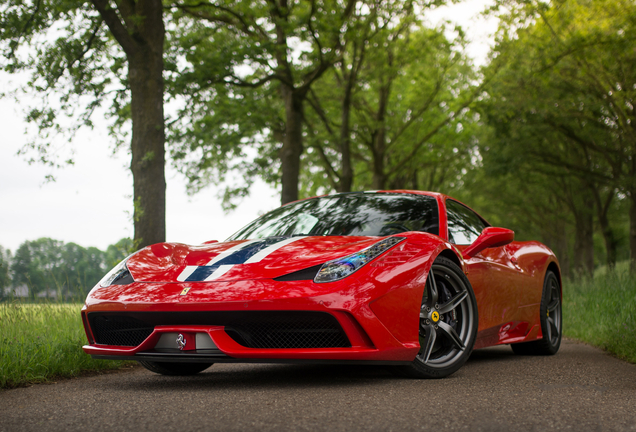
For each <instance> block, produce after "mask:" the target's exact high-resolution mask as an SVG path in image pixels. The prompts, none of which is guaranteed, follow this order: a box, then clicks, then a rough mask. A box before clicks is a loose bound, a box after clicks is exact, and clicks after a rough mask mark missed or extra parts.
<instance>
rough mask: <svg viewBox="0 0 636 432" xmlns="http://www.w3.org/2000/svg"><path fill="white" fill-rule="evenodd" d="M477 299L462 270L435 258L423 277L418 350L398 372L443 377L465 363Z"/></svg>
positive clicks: (474, 331) (473, 330)
mask: <svg viewBox="0 0 636 432" xmlns="http://www.w3.org/2000/svg"><path fill="white" fill-rule="evenodd" d="M477 325H478V318H477V301H476V299H475V294H474V293H473V289H472V287H471V285H470V282H469V281H468V278H467V277H466V275H464V272H463V271H462V270H461V269H460V268H459V267H458V266H457V264H455V263H454V262H453V261H451V260H449V259H447V258H444V257H438V258H437V259H436V260H435V262H434V263H433V266H432V268H431V271H430V273H429V275H428V278H427V280H426V288H425V290H424V295H423V297H422V306H421V309H420V323H419V333H420V351H419V353H418V354H417V356H416V357H415V360H413V362H412V363H411V364H410V365H409V366H403V367H400V369H399V370H400V371H401V372H402V373H403V374H405V375H407V376H410V377H413V378H443V377H446V376H448V375H450V374H452V373H454V372H456V371H457V370H458V369H459V368H460V367H462V365H463V364H464V363H465V362H466V360H467V359H468V357H469V356H470V353H471V352H472V350H473V346H474V344H475V336H476V334H477Z"/></svg>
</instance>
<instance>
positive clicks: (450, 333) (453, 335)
mask: <svg viewBox="0 0 636 432" xmlns="http://www.w3.org/2000/svg"><path fill="white" fill-rule="evenodd" d="M437 325H438V326H439V328H440V329H441V330H442V332H444V334H445V335H446V336H447V337H448V338H449V339H450V340H451V342H453V344H455V346H456V347H457V348H458V349H459V350H461V351H464V350H465V349H466V346H464V343H463V342H462V340H461V339H460V338H459V336H458V335H457V332H456V331H455V329H454V328H452V327H451V326H449V325H448V324H446V323H445V322H444V321H439V322H438V323H437Z"/></svg>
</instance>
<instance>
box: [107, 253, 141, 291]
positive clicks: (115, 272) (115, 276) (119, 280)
mask: <svg viewBox="0 0 636 432" xmlns="http://www.w3.org/2000/svg"><path fill="white" fill-rule="evenodd" d="M128 258H129V257H128ZM128 258H126V259H125V260H123V261H122V262H120V263H119V264H117V265H116V266H115V267H114V268H113V269H112V270H111V271H109V272H108V273H106V276H104V277H103V278H102V280H100V281H99V284H98V285H99V286H101V287H107V286H111V285H128V284H130V283H133V282H134V279H133V277H132V275H131V274H130V271H129V270H128V267H126V261H128Z"/></svg>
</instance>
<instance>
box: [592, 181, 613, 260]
mask: <svg viewBox="0 0 636 432" xmlns="http://www.w3.org/2000/svg"><path fill="white" fill-rule="evenodd" d="M589 188H590V190H591V191H592V195H593V196H594V201H595V204H596V216H597V217H598V224H599V226H600V227H601V233H602V234H603V240H604V242H605V250H606V252H607V259H606V262H607V267H608V268H610V269H613V268H614V267H616V249H617V248H618V241H617V240H616V236H615V235H614V230H612V227H611V225H610V223H609V218H608V217H607V214H608V213H609V209H610V206H611V205H612V201H613V200H614V195H615V192H616V190H615V189H611V190H610V191H609V192H608V194H607V197H606V198H605V200H602V199H601V193H600V191H599V188H598V187H595V186H594V185H592V184H590V186H589Z"/></svg>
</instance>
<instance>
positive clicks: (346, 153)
mask: <svg viewBox="0 0 636 432" xmlns="http://www.w3.org/2000/svg"><path fill="white" fill-rule="evenodd" d="M353 74H354V72H353V71H351V72H350V74H349V79H348V80H347V86H346V88H345V93H344V97H343V99H342V118H341V121H342V124H341V126H340V155H341V157H342V161H341V163H340V169H341V175H340V181H339V182H338V192H351V186H352V185H353V168H352V166H351V147H350V146H351V131H350V128H349V123H350V118H351V91H352V86H353V83H352V77H353ZM344 76H345V75H344V74H343V77H344Z"/></svg>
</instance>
